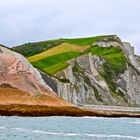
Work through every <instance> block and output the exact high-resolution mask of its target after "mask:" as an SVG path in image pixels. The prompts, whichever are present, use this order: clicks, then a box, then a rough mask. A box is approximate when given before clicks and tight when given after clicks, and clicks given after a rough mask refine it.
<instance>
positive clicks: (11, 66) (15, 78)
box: [0, 46, 52, 94]
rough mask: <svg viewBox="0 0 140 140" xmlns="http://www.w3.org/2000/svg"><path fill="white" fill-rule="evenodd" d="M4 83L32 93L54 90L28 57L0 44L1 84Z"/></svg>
mask: <svg viewBox="0 0 140 140" xmlns="http://www.w3.org/2000/svg"><path fill="white" fill-rule="evenodd" d="M4 84H9V85H10V86H12V87H15V88H18V89H21V90H23V91H26V92H29V93H31V94H39V93H40V94H45V93H47V92H52V89H51V88H50V87H49V86H47V85H46V83H45V82H44V81H43V79H42V77H41V75H40V73H39V72H38V71H37V70H36V69H35V68H33V66H32V65H31V64H30V63H29V62H28V61H27V60H26V58H24V57H23V56H22V55H20V54H18V53H16V52H13V51H11V50H9V49H7V48H4V47H2V46H0V86H3V85H4Z"/></svg>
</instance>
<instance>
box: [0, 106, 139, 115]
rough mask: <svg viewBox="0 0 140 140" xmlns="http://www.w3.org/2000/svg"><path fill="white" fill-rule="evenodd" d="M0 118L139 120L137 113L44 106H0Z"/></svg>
mask: <svg viewBox="0 0 140 140" xmlns="http://www.w3.org/2000/svg"><path fill="white" fill-rule="evenodd" d="M0 115H1V116H24V117H41V116H42V117H43V116H44V117H45V116H72V117H83V116H96V117H133V118H136V117H137V118H140V112H139V111H127V110H126V111H119V110H117V111H115V110H101V109H99V110H96V109H95V110H94V109H87V108H84V107H79V108H78V107H74V106H62V107H59V106H44V105H24V104H22V105H21V104H12V105H0Z"/></svg>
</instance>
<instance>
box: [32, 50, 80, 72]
mask: <svg viewBox="0 0 140 140" xmlns="http://www.w3.org/2000/svg"><path fill="white" fill-rule="evenodd" d="M80 54H81V53H79V52H65V53H60V54H57V55H53V56H49V57H46V58H43V59H41V60H39V61H36V62H32V65H33V66H34V67H37V68H39V69H42V70H43V71H46V72H48V73H50V74H54V73H56V72H58V71H60V70H62V69H64V68H65V67H67V66H68V63H66V62H67V61H68V60H71V59H73V58H75V57H78V56H80Z"/></svg>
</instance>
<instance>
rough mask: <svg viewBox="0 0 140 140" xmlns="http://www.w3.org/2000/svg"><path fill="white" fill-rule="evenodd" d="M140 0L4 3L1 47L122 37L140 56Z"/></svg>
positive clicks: (12, 0) (1, 7) (0, 13)
mask: <svg viewBox="0 0 140 140" xmlns="http://www.w3.org/2000/svg"><path fill="white" fill-rule="evenodd" d="M139 13H140V1H139V0H133V1H132V0H117V1H113V0H106V1H104V0H70V1H66V0H51V1H50V0H38V1H35V0H20V1H19V0H4V1H3V0H0V43H3V44H6V45H8V46H13V45H17V44H21V43H25V42H31V41H38V40H46V39H53V38H60V37H83V36H94V35H101V34H118V35H119V36H120V37H122V39H124V40H126V39H127V40H128V41H131V42H132V44H134V45H135V48H136V53H137V54H140V49H139V46H140V39H139V38H140V28H139V25H140V15H139Z"/></svg>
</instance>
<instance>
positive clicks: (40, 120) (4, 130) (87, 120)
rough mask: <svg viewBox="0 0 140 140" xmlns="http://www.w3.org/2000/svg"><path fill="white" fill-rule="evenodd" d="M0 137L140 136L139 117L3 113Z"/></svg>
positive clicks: (80, 139) (75, 139) (97, 139)
mask: <svg viewBox="0 0 140 140" xmlns="http://www.w3.org/2000/svg"><path fill="white" fill-rule="evenodd" d="M0 140H140V119H138V118H97V117H79V118H78V117H37V118H36V117H0Z"/></svg>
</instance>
